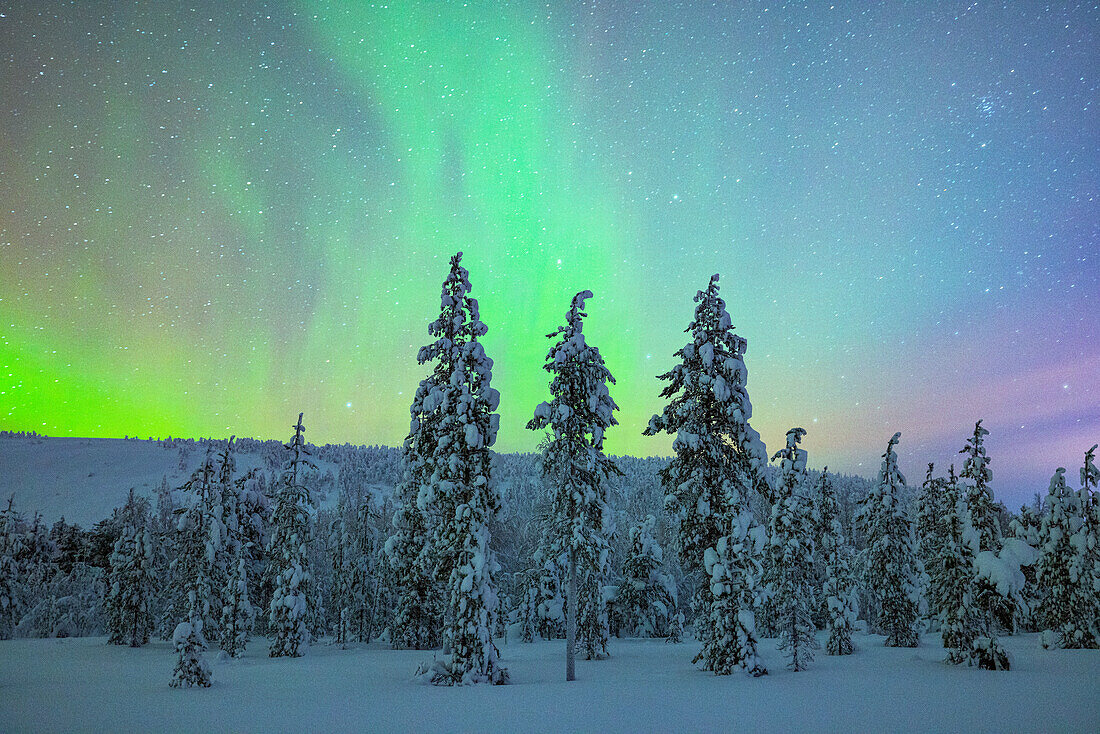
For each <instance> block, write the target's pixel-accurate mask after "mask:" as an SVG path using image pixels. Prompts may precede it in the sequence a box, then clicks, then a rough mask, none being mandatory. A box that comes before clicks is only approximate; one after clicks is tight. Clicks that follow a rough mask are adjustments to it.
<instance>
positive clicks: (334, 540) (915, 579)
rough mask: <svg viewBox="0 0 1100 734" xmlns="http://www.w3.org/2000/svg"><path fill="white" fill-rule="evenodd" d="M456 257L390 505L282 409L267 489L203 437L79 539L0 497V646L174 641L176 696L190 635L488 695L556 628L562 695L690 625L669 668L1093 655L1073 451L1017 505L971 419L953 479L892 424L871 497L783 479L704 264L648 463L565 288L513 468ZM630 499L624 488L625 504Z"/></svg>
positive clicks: (1094, 627) (739, 341) (1095, 544)
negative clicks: (508, 645) (328, 496)
mask: <svg viewBox="0 0 1100 734" xmlns="http://www.w3.org/2000/svg"><path fill="white" fill-rule="evenodd" d="M461 257H462V255H461V253H458V254H457V255H455V256H454V257H453V258H452V259H451V262H450V269H449V272H448V274H447V277H446V279H445V281H444V283H443V287H442V292H441V301H440V313H439V316H438V318H437V319H435V320H434V321H433V322H432V323H431V324H430V325H429V328H428V331H429V335H430V336H431V337H432V342H431V343H430V344H428V345H426V346H425V347H423V348H422V349H421V350H420V352H419V354H418V362H419V363H420V364H421V365H425V366H426V367H428V369H429V373H428V375H427V376H426V377H425V378H424V379H423V380H422V381H421V382H420V384H419V386H418V388H417V390H416V393H415V396H414V398H413V402H412V405H411V407H410V430H409V434H408V436H407V438H406V440H405V442H404V445H403V447H402V448H401V450H400V461H399V462H396V461H391V466H390V467H389V469H388V470H387V471H386V472H383V473H382V474H383V475H384V476H389V477H391V481H392V482H393V484H394V485H395V487H394V489H393V491H392V492H389V491H387V490H385V489H380V488H379V485H378V484H377V483H372V482H368V481H364V480H365V477H366V476H367V474H368V473H369V468H368V466H366V465H365V464H364V463H363V462H362V461H361V457H360V459H359V460H357V459H356V458H355V457H356V456H357V455H356V454H355V453H354V452H347V451H345V452H335V454H334V455H337V456H341V457H342V458H343V459H344V460H345V461H343V462H342V463H341V466H340V471H339V475H338V476H339V478H338V479H337V478H336V477H335V476H334V475H333V474H331V472H330V473H328V474H327V475H326V474H322V473H321V472H320V471H318V470H317V467H316V465H315V463H314V462H313V459H312V457H311V453H310V447H309V445H308V444H307V443H306V442H305V440H304V431H305V428H304V426H303V422H302V420H303V416H302V415H299V416H298V421H297V423H296V424H295V426H294V433H293V436H292V439H291V441H290V443H288V444H287V445H285V447H283V448H282V449H281V452H280V453H281V459H280V463H281V466H280V468H279V470H278V472H277V474H276V473H274V472H272V474H271V475H270V479H269V475H268V474H266V473H265V472H263V471H259V470H252V471H249V472H243V473H242V472H238V471H237V469H236V464H235V459H234V453H235V450H236V448H237V446H238V445H239V444H237V445H235V441H234V439H233V438H230V439H229V440H227V441H220V442H215V441H206V442H202V443H200V444H198V446H203V445H205V456H204V458H203V459H202V460H201V463H200V466H199V467H198V469H196V470H195V472H194V473H193V474H192V476H191V478H190V479H189V480H188V481H187V482H186V483H185V484H184V485H183V486H182V487H179V488H177V490H176V491H173V490H172V489H171V488H169V487H168V485H167V482H166V481H165V483H163V484H162V486H161V488H160V490H159V491H158V493H157V498H156V506H155V507H153V506H152V505H151V503H150V502H149V500H148V499H146V498H144V497H139V496H136V495H134V493H133V492H132V491H131V494H130V496H129V498H128V500H127V502H126V504H125V505H124V506H123V507H122V508H119V509H118V510H116V511H115V513H114V515H113V516H112V518H111V519H110V522H109V523H106V525H105V527H104V528H102V532H99V533H96V532H94V531H93V532H91V533H85V532H83V531H81V530H80V529H79V528H75V527H74V526H71V525H67V524H66V523H64V521H61V523H59V524H57V525H54V526H53V527H52V528H45V526H44V525H42V523H41V522H40V519H39V518H38V517H37V516H36V517H35V519H34V521H33V523H28V522H27V521H26V520H25V519H24V518H22V516H21V515H18V514H17V513H16V512H15V511H14V510H13V507H12V504H11V503H10V502H9V505H8V508H7V510H6V511H3V513H2V514H0V543H2V544H3V546H2V548H0V635H3V636H11V635H12V634H15V633H19V634H24V635H31V634H45V635H51V636H52V635H56V634H91V633H94V632H97V631H99V629H100V628H102V629H105V630H106V632H107V634H108V641H109V642H110V643H112V644H130V645H135V646H136V645H142V644H145V643H146V642H147V641H148V640H149V639H150V637H151V636H152V635H154V634H157V635H159V636H161V637H163V638H166V639H168V638H170V639H172V640H173V641H174V644H175V647H176V650H177V664H176V667H175V670H174V671H173V674H172V679H171V682H172V685H174V686H191V685H199V686H204V685H209V683H210V668H209V666H208V665H207V664H206V662H205V659H204V655H203V653H204V651H206V650H207V649H208V647H209V645H211V644H214V643H216V644H218V645H219V646H220V647H221V649H222V650H224V651H225V652H226V653H227V654H228V655H230V656H239V655H240V654H241V652H242V651H243V649H244V647H245V645H246V644H248V642H249V639H250V637H251V636H252V635H253V634H258V635H265V636H267V637H268V640H269V654H270V655H272V656H290V657H296V656H298V655H301V654H302V653H303V651H304V650H305V649H306V648H307V647H308V645H309V643H310V640H311V639H313V638H317V637H322V636H325V637H328V638H329V639H330V640H332V641H333V642H334V643H335V644H338V645H347V644H348V643H350V642H353V641H360V642H369V641H371V640H372V639H374V638H382V639H384V640H385V641H387V642H388V643H389V644H391V645H392V646H394V647H398V648H408V649H423V650H440V654H438V655H436V657H435V659H434V660H433V662H432V663H431V664H426V665H424V666H422V668H421V669H420V670H419V671H417V672H418V675H419V676H420V677H422V678H423V679H424V680H425V681H429V682H431V683H434V684H437V685H455V684H472V683H482V682H487V683H497V684H499V683H506V682H507V681H508V672H507V670H506V669H505V668H504V666H503V665H502V663H501V659H500V653H499V649H498V647H497V641H498V640H501V639H504V640H508V639H509V638H511V639H513V640H517V641H521V642H529V641H533V640H534V639H536V638H544V639H564V640H565V641H566V645H565V652H566V655H565V664H566V678H567V680H572V679H573V677H574V669H575V663H574V658H575V655H576V654H578V653H579V654H581V655H583V656H584V657H585V658H588V659H600V658H603V657H606V656H607V655H608V654H609V645H610V639H611V637H612V636H613V635H632V636H648V637H664V638H666V639H667V640H669V641H670V642H679V641H680V640H681V639H682V635H683V634H684V627H685V625H686V624H689V623H690V624H691V625H692V627H693V631H694V636H695V638H696V639H697V640H698V641H699V643H700V650H699V652H698V654H697V655H696V657H695V662H697V663H699V664H700V665H701V667H702V668H703V669H704V670H708V671H712V672H714V673H715V674H722V675H724V674H729V673H731V672H733V671H734V670H743V671H745V672H747V673H748V674H750V675H754V676H760V675H765V674H766V673H767V668H766V665H765V661H763V660H762V659H761V658H760V656H759V654H758V652H757V643H758V640H759V638H760V637H778V638H779V640H780V645H779V648H780V650H781V651H782V652H783V654H784V656H785V658H786V664H787V667H788V668H790V669H791V670H795V671H799V670H804V669H805V668H806V667H807V666H808V665H810V664H811V663H812V661H813V657H814V653H815V650H817V648H818V641H817V637H818V636H817V632H818V631H819V630H824V631H826V632H827V635H826V640H827V641H826V643H825V652H826V653H827V654H830V655H847V654H851V653H853V652H854V651H855V646H854V644H853V639H852V634H853V632H854V631H855V630H856V629H857V627H858V626H859V625H861V624H866V626H867V629H869V631H871V632H874V633H878V634H881V635H883V636H884V638H885V640H884V641H885V644H886V645H888V646H898V647H911V646H916V645H917V644H918V641H919V635H920V633H921V632H922V631H926V630H928V631H938V632H939V633H940V637H941V640H942V644H943V647H944V648H945V650H947V653H946V658H945V659H946V661H947V662H948V663H952V664H970V665H975V666H977V667H980V668H985V669H1007V668H1009V667H1010V665H1011V662H1010V660H1009V657H1008V655H1007V653H1006V652H1005V650H1004V648H1003V647H1002V645H1001V644H1000V642H999V638H1000V637H1002V636H1004V635H1006V634H1014V633H1016V632H1018V631H1041V632H1042V635H1041V640H1042V643H1043V644H1044V645H1045V646H1048V647H1053V646H1060V647H1074V648H1096V647H1097V646H1098V644H1100V496H1098V494H1097V482H1098V479H1100V473H1098V471H1097V468H1096V466H1095V463H1094V458H1095V450H1096V447H1095V446H1094V447H1092V449H1090V450H1089V451H1087V452H1086V453H1085V457H1084V463H1083V467H1082V468H1081V471H1080V487H1079V489H1076V490H1074V489H1071V488H1070V487H1069V486H1068V484H1067V482H1066V479H1065V470H1064V469H1059V470H1058V471H1057V472H1056V473H1055V475H1054V477H1053V478H1052V480H1051V484H1050V487H1049V489H1048V492H1047V494H1046V496H1045V497H1043V498H1037V500H1036V502H1035V503H1034V504H1033V505H1032V506H1029V507H1024V508H1022V509H1021V511H1020V512H1019V513H1018V514H1016V515H1013V514H1011V513H1008V512H1007V510H1006V509H1005V508H1004V507H1003V505H1000V504H999V503H996V502H995V500H994V497H993V493H992V487H991V485H992V472H991V470H990V463H991V461H990V458H989V456H988V455H987V454H986V450H985V445H984V440H985V437H986V436H987V435H988V431H987V430H986V429H985V428H983V427H982V425H981V421H978V422H977V423H976V425H975V427H974V431H973V434H972V435H971V436H969V437H968V438H967V440H966V441H965V445H964V446H963V448H962V449H961V451H960V454H961V455H962V461H961V470H960V471H959V473H958V474H956V472H955V467H954V466H951V467H950V468H949V469H948V471H947V473H946V475H944V476H937V475H936V472H935V467H933V466H932V465H929V467H928V472H927V475H926V477H925V479H924V482H923V483H922V484H921V485H920V487H919V489H917V488H911V487H910V486H909V485H907V483H906V480H905V477H904V476H902V474H901V472H900V470H899V469H898V465H897V455H896V452H895V447H896V446H897V444H898V442H899V441H900V438H901V434H900V433H898V434H895V435H894V436H892V437H891V438H890V440H889V441H888V443H887V448H886V451H885V452H884V454H883V456H882V464H881V468H880V470H879V473H878V477H877V479H876V480H875V481H874V482H859V481H853V480H852V478H846V477H837V476H834V475H831V474H829V473H828V471H827V470H824V471H822V472H812V471H810V470H808V468H807V453H806V451H805V450H804V449H802V448H801V447H800V444H801V441H802V438H803V436H805V435H806V431H805V430H804V429H803V428H800V427H795V428H792V429H791V430H790V431H788V433H787V437H786V445H785V447H784V448H783V449H781V450H780V451H778V452H777V453H776V454H774V455H773V456H772V457H770V458H771V461H772V462H774V463H769V457H768V454H767V453H766V451H765V449H764V445H763V443H762V442H761V440H760V436H759V434H758V433H757V432H756V431H755V430H754V429H753V428H752V426H751V418H752V405H751V402H750V401H749V397H748V391H747V380H748V373H747V369H746V366H745V361H744V357H745V353H746V350H747V342H746V340H745V339H744V338H743V337H740V336H739V335H737V334H736V333H735V330H734V327H733V325H732V320H731V318H730V315H729V313H728V311H727V309H726V304H725V302H724V300H723V299H722V298H721V297H720V293H719V278H718V276H717V275H716V276H714V277H713V278H711V280H710V282H709V283H708V285H707V287H706V288H705V289H703V290H701V291H699V292H698V293H697V294H696V297H695V303H696V308H695V312H694V316H693V319H692V321H691V323H690V324H689V325H688V328H687V330H686V333H687V334H688V335H689V340H688V341H687V343H686V344H685V345H684V347H683V348H681V349H680V350H678V351H677V352H676V353H675V355H674V359H675V362H674V364H673V367H672V368H671V369H670V370H669V371H667V372H666V373H664V374H662V375H660V379H661V380H662V381H663V382H664V383H665V386H664V388H663V390H662V392H661V397H662V398H663V399H665V401H666V404H665V407H664V408H663V410H662V411H661V413H659V414H658V415H655V416H653V418H652V419H651V421H650V422H649V424H648V425H647V426H646V427H645V429H644V432H645V433H646V434H647V435H655V434H659V433H667V434H670V435H672V436H674V439H673V444H672V448H673V454H674V455H673V457H672V458H671V459H668V460H658V459H650V460H639V459H632V458H630V457H611V456H608V455H607V454H605V452H604V450H603V443H604V438H605V435H606V432H607V431H608V430H611V429H613V428H614V427H615V426H616V425H617V424H618V423H617V420H616V418H615V412H616V411H617V410H618V406H617V405H616V404H615V402H614V400H613V399H612V398H611V395H610V389H609V386H611V385H614V382H615V380H614V377H613V376H612V374H611V372H610V370H609V369H608V367H607V365H606V364H605V362H604V360H603V358H602V356H601V354H600V352H599V349H598V348H597V347H596V346H594V345H592V344H590V343H589V342H588V341H587V339H586V336H585V334H584V329H583V325H584V319H585V318H586V316H587V313H586V311H585V308H586V303H587V301H588V300H589V299H591V298H593V295H592V293H591V292H590V291H582V292H580V293H578V294H577V295H576V296H575V297H574V298H573V299H572V302H571V303H570V306H569V309H568V311H567V312H566V317H565V320H564V324H563V325H562V326H559V327H558V328H557V329H556V330H555V331H554V332H553V333H551V334H549V335H548V338H549V340H550V342H551V346H550V348H549V350H548V352H547V356H546V359H545V362H544V368H545V370H546V371H547V373H548V375H549V377H550V379H549V385H548V392H549V399H548V400H546V401H544V402H542V403H540V404H539V405H538V406H536V407H535V408H534V409H533V411H532V417H531V419H530V421H529V422H528V426H527V427H528V428H529V429H531V430H533V431H537V432H540V433H541V435H542V437H543V438H542V442H541V444H540V453H539V455H538V456H537V457H533V456H529V455H528V456H519V457H515V456H511V457H510V456H502V455H498V454H495V453H494V452H493V451H492V446H493V445H494V442H495V439H496V433H497V428H498V421H499V419H498V415H497V413H496V411H497V408H498V405H499V400H500V396H499V393H498V392H497V391H496V390H495V388H493V387H492V368H493V361H492V359H491V358H489V357H488V355H486V353H485V350H484V348H483V345H482V343H481V337H483V336H484V335H485V334H486V333H487V331H488V328H487V326H486V325H485V323H484V322H483V321H482V320H481V318H480V313H479V309H478V303H477V300H476V299H475V298H473V297H472V296H471V295H470V293H471V290H472V289H471V285H470V281H469V273H468V272H467V271H466V269H465V268H464V267H462V265H461ZM193 446H195V445H194V444H187V446H185V447H183V448H181V466H183V461H184V458H183V451H184V450H185V449H186V450H188V451H189V450H191V448H192V447H193ZM326 448H327V449H330V450H331V447H326ZM624 469H625V471H624ZM394 475H396V476H394ZM371 478H372V479H374V480H378V479H380V478H382V476H380V475H379V473H378V472H377V471H375V473H374V474H372V475H371ZM333 484H337V485H338V487H332V486H331V485H333ZM628 485H636V486H635V489H637V488H638V487H645V491H644V492H635V493H634V494H633V495H632V496H631V497H630V498H629V500H628V498H627V497H626V493H625V492H623V487H624V486H628ZM324 487H327V488H329V489H335V490H337V491H338V492H339V495H338V502H337V504H336V507H335V508H334V509H319V508H318V502H317V500H318V498H319V495H321V494H323V489H322V488H324ZM613 505H615V506H616V507H614V508H613ZM517 506H518V507H521V508H522V509H520V510H517ZM624 506H628V507H629V510H628V511H625V512H624ZM623 519H629V528H628V529H627V532H626V533H623V532H620V530H619V528H618V524H619V521H620V520H623ZM105 522H106V521H105ZM97 528H99V526H97ZM666 548H669V549H670V550H674V553H669V554H666V553H665V549H666Z"/></svg>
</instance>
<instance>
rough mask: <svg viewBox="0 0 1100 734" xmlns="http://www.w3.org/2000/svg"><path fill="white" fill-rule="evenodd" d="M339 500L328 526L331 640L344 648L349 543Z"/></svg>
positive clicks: (347, 635) (348, 622)
mask: <svg viewBox="0 0 1100 734" xmlns="http://www.w3.org/2000/svg"><path fill="white" fill-rule="evenodd" d="M340 502H341V505H340V506H338V507H337V510H336V519H335V520H333V521H332V525H330V526H329V548H330V549H331V553H332V604H333V606H334V607H335V609H334V610H333V611H334V612H335V614H336V619H335V622H334V625H335V629H334V632H335V634H334V635H333V637H334V639H333V642H335V643H336V644H337V645H339V646H340V647H341V648H346V647H347V644H348V640H349V639H350V637H351V558H350V557H349V556H350V555H351V554H350V550H351V549H350V545H351V543H350V541H349V537H348V536H349V533H348V531H347V528H346V527H345V526H344V517H343V515H344V508H343V497H341V498H340Z"/></svg>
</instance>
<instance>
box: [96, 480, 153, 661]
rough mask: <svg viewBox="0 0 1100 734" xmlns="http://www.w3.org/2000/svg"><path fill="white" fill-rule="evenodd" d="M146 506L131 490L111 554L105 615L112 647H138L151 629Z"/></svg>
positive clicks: (150, 550)
mask: <svg viewBox="0 0 1100 734" xmlns="http://www.w3.org/2000/svg"><path fill="white" fill-rule="evenodd" d="M145 507H146V504H145V503H141V502H138V501H137V500H136V499H135V497H134V490H133V489H131V490H130V496H129V499H128V500H127V501H126V505H125V507H124V508H123V510H122V518H121V519H122V531H121V532H120V533H119V536H118V540H116V541H115V546H114V552H112V553H111V570H110V578H109V584H110V586H109V591H108V593H107V600H106V608H107V615H106V616H107V642H108V643H110V644H112V645H129V646H130V647H141V646H142V645H144V644H145V643H146V642H148V641H149V634H150V633H151V632H152V630H153V615H152V613H151V612H150V604H151V601H152V597H153V541H152V538H151V537H150V534H149V518H148V516H147V514H146V512H145Z"/></svg>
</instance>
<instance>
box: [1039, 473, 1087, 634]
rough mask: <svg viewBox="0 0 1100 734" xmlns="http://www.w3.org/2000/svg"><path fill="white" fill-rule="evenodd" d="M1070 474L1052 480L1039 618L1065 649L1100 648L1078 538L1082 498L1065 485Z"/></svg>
mask: <svg viewBox="0 0 1100 734" xmlns="http://www.w3.org/2000/svg"><path fill="white" fill-rule="evenodd" d="M1065 474H1066V470H1065V469H1064V468H1062V467H1059V468H1058V470H1057V471H1056V472H1055V473H1054V476H1053V477H1051V479H1050V488H1049V490H1048V491H1047V499H1046V507H1047V512H1046V516H1045V517H1044V518H1043V526H1042V530H1041V533H1040V535H1041V539H1042V542H1043V545H1042V547H1041V548H1040V549H1039V559H1038V561H1037V563H1036V567H1035V575H1036V581H1037V582H1038V585H1039V589H1040V593H1041V595H1042V603H1041V606H1040V608H1039V616H1040V619H1041V620H1042V622H1043V623H1044V624H1045V625H1046V628H1047V629H1048V630H1050V631H1051V632H1052V633H1053V634H1054V636H1055V639H1054V642H1055V643H1056V644H1057V645H1059V646H1061V647H1065V648H1071V649H1081V648H1092V647H1096V645H1097V635H1096V629H1095V627H1096V620H1095V618H1094V617H1090V615H1091V614H1092V612H1093V594H1092V593H1091V592H1092V589H1091V588H1089V587H1090V586H1091V584H1090V583H1088V582H1091V581H1092V579H1091V578H1087V576H1086V574H1085V573H1084V571H1085V567H1084V554H1083V553H1081V552H1080V550H1079V544H1078V541H1077V538H1079V537H1080V533H1081V527H1082V524H1083V523H1082V522H1081V513H1082V510H1081V508H1080V506H1079V504H1078V501H1079V497H1078V496H1077V494H1075V493H1074V492H1073V490H1071V489H1069V487H1067V486H1066V477H1065Z"/></svg>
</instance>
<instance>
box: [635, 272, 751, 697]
mask: <svg viewBox="0 0 1100 734" xmlns="http://www.w3.org/2000/svg"><path fill="white" fill-rule="evenodd" d="M695 302H696V303H697V304H698V305H697V306H696V307H695V318H694V319H693V320H692V322H691V324H689V325H688V328H687V330H686V331H687V332H688V333H689V334H690V335H691V341H689V342H688V343H687V344H686V345H685V346H684V347H683V349H680V350H679V351H677V352H676V355H675V356H676V357H678V358H679V360H680V363H679V364H677V365H676V366H675V367H673V368H672V369H671V370H670V371H668V372H666V373H665V374H663V375H660V379H662V380H666V381H668V383H669V384H668V385H666V386H665V388H664V389H663V390H662V391H661V397H664V398H668V400H669V402H668V405H666V406H665V409H664V411H663V412H662V413H661V414H660V415H655V416H653V418H651V419H650V421H649V426H648V427H647V428H646V430H645V434H646V435H647V436H652V435H655V434H657V433H661V432H664V433H671V434H673V435H675V436H676V438H675V440H674V441H673V442H672V449H673V451H674V452H675V453H676V456H675V457H673V459H672V460H671V461H670V462H669V465H668V467H667V468H665V469H663V470H662V471H661V472H660V476H661V481H662V483H663V484H664V486H665V489H666V491H667V493H668V494H667V496H666V500H665V502H666V507H667V509H668V510H669V512H670V513H672V514H673V515H675V516H677V517H679V520H680V532H679V540H680V554H681V559H682V560H683V562H684V566H685V571H686V572H687V573H689V574H694V575H696V577H697V578H699V581H700V586H699V591H698V592H697V594H696V598H695V600H694V606H695V610H696V625H695V633H696V637H697V638H698V639H699V641H700V642H702V645H703V647H702V649H701V650H700V652H699V654H698V655H697V656H696V658H695V661H696V662H700V661H701V662H702V664H703V668H704V669H705V670H710V671H713V672H714V673H716V674H728V673H730V672H731V671H732V670H733V668H735V667H740V668H743V669H745V670H747V671H748V672H749V673H750V674H752V675H763V674H764V673H766V672H767V671H766V670H765V669H764V667H763V666H762V665H761V664H760V662H759V660H758V659H757V655H756V621H755V614H754V605H755V604H756V601H757V599H756V596H757V587H758V585H759V579H760V561H759V555H760V553H761V551H762V550H763V546H764V537H765V533H764V532H763V528H761V527H760V526H759V525H757V523H756V521H755V519H754V518H753V515H752V512H751V510H750V500H751V499H752V495H751V493H752V491H753V490H754V489H755V490H757V491H759V490H761V489H763V488H764V487H766V482H765V481H764V479H763V477H764V468H765V466H766V464H767V453H766V452H765V450H764V444H763V443H762V442H761V441H760V434H759V433H757V432H756V431H755V430H754V429H753V428H752V427H751V426H750V425H749V422H748V421H749V418H750V417H751V416H752V405H751V404H750V403H749V396H748V392H747V391H746V389H745V382H746V380H747V378H748V371H747V370H746V369H745V363H744V361H743V359H742V358H743V356H744V353H745V348H746V342H745V340H744V339H743V338H742V337H739V336H737V335H736V334H734V332H733V324H732V322H731V320H730V316H729V314H728V313H727V312H726V304H725V301H723V300H722V299H721V298H720V297H719V295H718V276H717V275H715V276H714V277H712V278H711V280H710V284H709V285H708V286H707V288H706V290H703V291H699V292H698V293H697V294H696V296H695Z"/></svg>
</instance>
